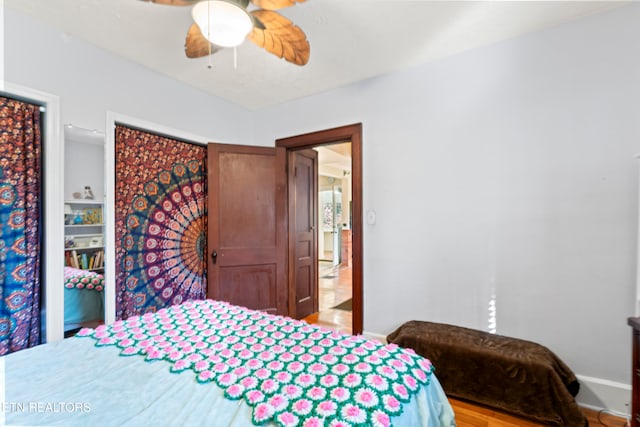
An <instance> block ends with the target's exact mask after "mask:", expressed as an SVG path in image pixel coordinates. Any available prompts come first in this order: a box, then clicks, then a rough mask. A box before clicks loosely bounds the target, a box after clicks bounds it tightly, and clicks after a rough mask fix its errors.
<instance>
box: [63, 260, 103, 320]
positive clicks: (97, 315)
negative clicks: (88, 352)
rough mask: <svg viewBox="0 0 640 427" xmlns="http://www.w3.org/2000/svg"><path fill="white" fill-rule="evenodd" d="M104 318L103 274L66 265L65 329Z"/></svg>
mask: <svg viewBox="0 0 640 427" xmlns="http://www.w3.org/2000/svg"><path fill="white" fill-rule="evenodd" d="M102 319H104V277H103V275H102V274H99V273H96V272H93V271H87V270H80V269H77V268H73V267H68V266H66V267H65V268H64V330H65V331H69V330H73V329H77V328H79V327H80V326H81V325H82V324H83V323H85V322H90V321H97V320H102Z"/></svg>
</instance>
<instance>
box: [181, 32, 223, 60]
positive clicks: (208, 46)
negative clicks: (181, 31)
mask: <svg viewBox="0 0 640 427" xmlns="http://www.w3.org/2000/svg"><path fill="white" fill-rule="evenodd" d="M220 49H221V48H220V47H219V46H216V45H215V44H213V43H211V42H210V41H209V40H207V38H206V37H205V36H203V35H202V31H200V27H198V24H192V25H191V27H189V32H187V39H186V40H185V43H184V53H186V54H187V57H189V58H201V57H203V56H207V55H209V54H213V53H216V52H217V51H219V50H220Z"/></svg>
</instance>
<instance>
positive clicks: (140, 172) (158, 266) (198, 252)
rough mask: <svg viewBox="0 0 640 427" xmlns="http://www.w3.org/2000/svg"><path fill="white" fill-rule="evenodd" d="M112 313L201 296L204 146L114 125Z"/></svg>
mask: <svg viewBox="0 0 640 427" xmlns="http://www.w3.org/2000/svg"><path fill="white" fill-rule="evenodd" d="M115 145H116V146H115V158H116V195H115V210H116V213H115V217H116V218H115V226H116V317H117V318H118V319H126V318H128V317H130V316H134V315H141V314H145V313H151V312H156V311H157V310H159V309H161V308H164V307H167V306H170V305H173V304H179V303H181V302H183V301H186V300H198V299H203V298H204V297H205V290H206V258H205V254H206V231H207V223H206V219H207V217H206V207H207V204H206V177H207V174H206V163H207V149H206V147H205V146H199V145H195V144H191V143H187V142H183V141H177V140H174V139H170V138H166V137H162V136H159V135H154V134H150V133H147V132H144V131H140V130H136V129H130V128H127V127H124V126H116V144H115Z"/></svg>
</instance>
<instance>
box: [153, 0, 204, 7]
mask: <svg viewBox="0 0 640 427" xmlns="http://www.w3.org/2000/svg"><path fill="white" fill-rule="evenodd" d="M142 1H146V2H150V3H157V4H166V5H167V6H193V5H194V4H196V3H197V2H198V0H142Z"/></svg>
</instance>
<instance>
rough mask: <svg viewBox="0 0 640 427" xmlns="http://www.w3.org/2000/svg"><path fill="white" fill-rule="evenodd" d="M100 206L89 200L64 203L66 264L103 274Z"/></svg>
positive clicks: (101, 207)
mask: <svg viewBox="0 0 640 427" xmlns="http://www.w3.org/2000/svg"><path fill="white" fill-rule="evenodd" d="M103 204H104V203H103V202H102V201H97V200H90V199H74V200H65V202H64V205H65V214H64V251H65V265H69V266H72V267H76V268H80V269H83V270H90V271H96V272H103V271H104V223H103V218H104V209H103ZM94 264H95V265H94Z"/></svg>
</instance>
